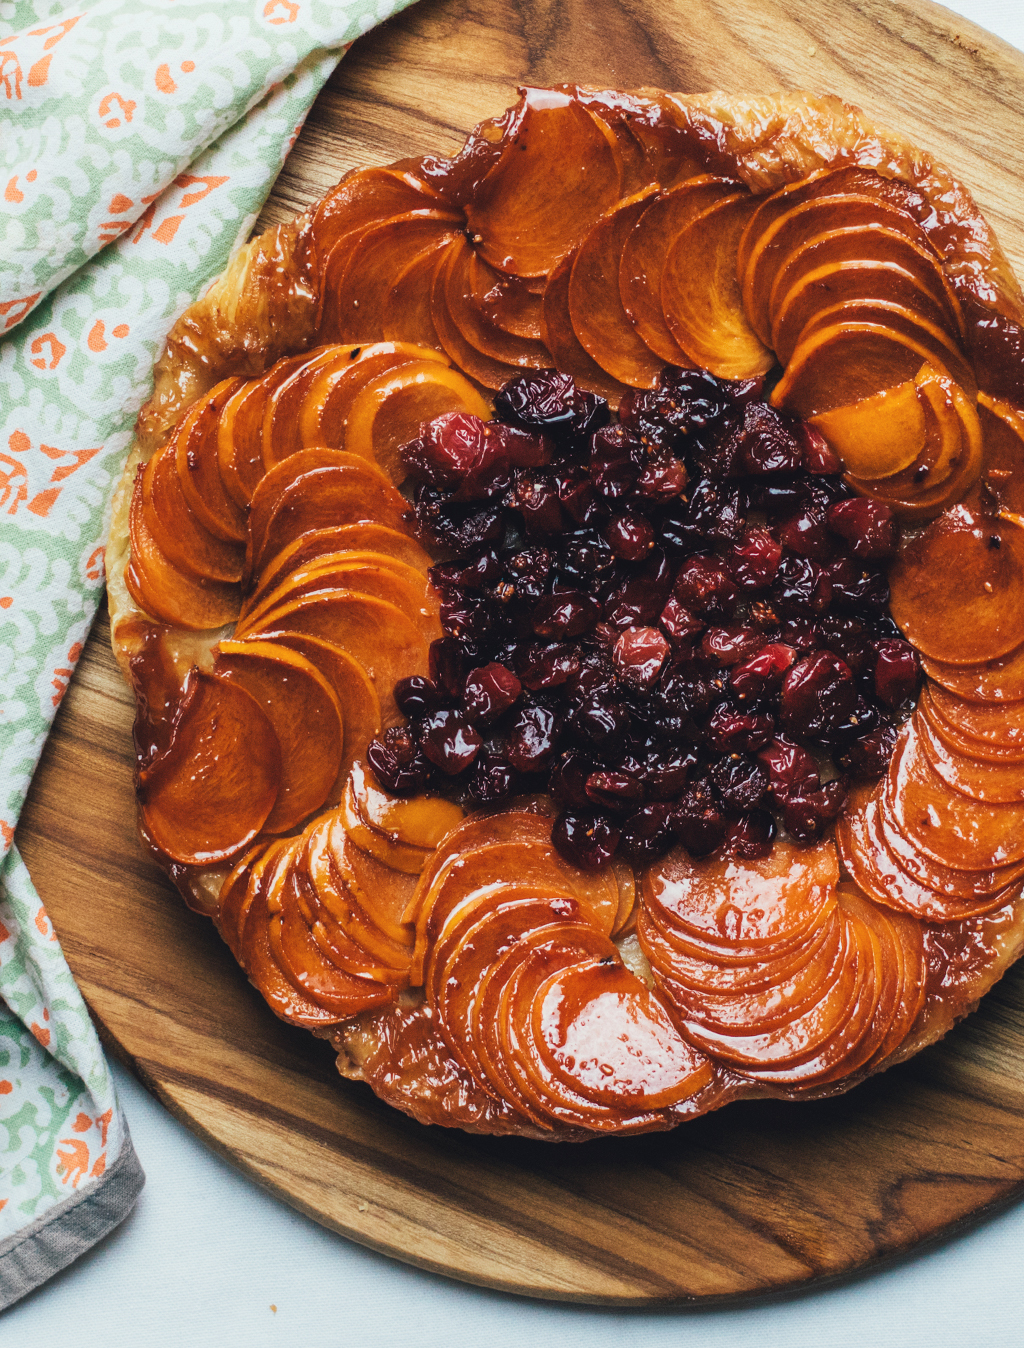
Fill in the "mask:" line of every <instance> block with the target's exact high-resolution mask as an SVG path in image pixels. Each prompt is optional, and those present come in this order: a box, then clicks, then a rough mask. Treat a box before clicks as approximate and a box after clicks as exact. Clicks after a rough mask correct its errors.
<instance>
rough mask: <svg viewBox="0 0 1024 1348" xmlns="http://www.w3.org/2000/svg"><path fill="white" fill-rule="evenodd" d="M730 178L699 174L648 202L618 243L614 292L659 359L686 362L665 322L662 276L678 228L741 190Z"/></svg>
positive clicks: (672, 362)
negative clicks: (620, 246) (617, 282)
mask: <svg viewBox="0 0 1024 1348" xmlns="http://www.w3.org/2000/svg"><path fill="white" fill-rule="evenodd" d="M741 189H742V184H741V183H740V182H738V181H737V180H735V179H733V178H716V177H714V176H713V175H710V174H702V175H701V176H699V177H696V178H690V179H688V180H687V181H686V182H683V183H680V184H679V185H678V186H676V187H674V188H672V189H671V191H668V192H663V193H662V194H661V195H660V196H659V197H657V198H655V199H654V200H653V201H649V202H648V205H647V208H646V210H644V211H643V212H642V213H641V214H640V215H639V217H638V219H637V221H636V224H635V225H634V226H633V228H632V230H631V231H630V233H629V235H628V237H627V238H626V240H625V243H624V244H623V246H622V260H621V262H620V264H619V295H620V297H621V299H622V304H623V307H624V308H625V311H626V313H627V315H628V316H629V319H630V321H631V322H632V324H633V326H634V327H635V329H636V331H637V334H638V335H639V337H640V338H641V340H642V341H643V342H644V343H645V344H646V345H647V346H648V347H650V349H651V350H652V351H653V352H654V353H655V354H656V355H658V356H660V357H661V359H662V361H663V362H667V363H668V364H670V365H683V366H688V365H689V363H690V362H689V357H688V356H687V354H686V352H685V351H684V350H683V349H682V347H681V346H680V345H679V343H678V342H677V341H676V339H675V337H674V336H673V335H672V330H671V328H670V327H669V326H668V324H667V323H666V322H665V313H664V310H663V309H662V305H661V278H662V274H663V272H664V270H665V259H666V258H667V257H668V253H669V250H670V248H671V247H672V244H673V242H674V241H675V239H676V237H677V236H678V235H679V233H680V232H681V231H682V230H683V229H685V228H686V226H687V225H689V224H690V223H692V221H694V220H696V218H697V217H698V216H699V215H700V214H701V213H702V212H703V211H704V210H706V209H707V208H708V207H709V206H712V205H714V204H715V203H716V202H718V201H722V200H724V199H725V198H727V197H733V196H735V195H736V194H737V192H738V191H741Z"/></svg>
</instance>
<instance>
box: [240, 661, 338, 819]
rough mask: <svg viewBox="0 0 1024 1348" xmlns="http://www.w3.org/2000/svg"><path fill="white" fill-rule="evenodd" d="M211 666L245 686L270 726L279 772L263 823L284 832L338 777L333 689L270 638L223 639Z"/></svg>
mask: <svg viewBox="0 0 1024 1348" xmlns="http://www.w3.org/2000/svg"><path fill="white" fill-rule="evenodd" d="M215 670H216V672H217V674H218V676H219V677H220V678H222V679H224V680H226V681H227V682H228V683H230V684H232V685H237V686H239V687H242V688H244V689H245V691H246V692H247V693H249V694H250V695H251V696H252V697H253V698H254V699H255V700H256V701H257V702H258V703H259V705H260V708H261V709H262V711H263V713H264V715H265V716H266V717H267V719H268V720H269V721H270V724H271V725H272V726H273V727H274V732H275V734H276V735H277V738H278V741H279V743H280V746H281V775H280V779H279V783H278V793H277V800H276V801H275V803H274V808H273V810H272V811H271V813H270V815H269V816H268V817H267V819H266V820H265V821H264V827H265V828H266V830H267V832H268V833H284V832H286V831H287V830H288V829H290V828H294V826H295V825H296V824H297V823H299V821H300V820H302V819H305V817H306V816H307V815H308V814H310V813H311V811H313V810H315V809H317V807H318V806H320V805H322V804H323V803H324V801H325V800H326V799H327V796H328V794H329V792H330V790H331V787H332V786H333V785H334V783H335V781H336V779H337V776H338V772H339V770H340V768H341V757H342V735H343V730H344V726H343V721H342V714H341V708H340V706H339V704H338V698H337V695H336V694H335V692H334V689H333V688H332V687H331V685H330V684H329V683H328V681H327V680H326V679H325V678H324V676H323V674H321V673H320V671H319V669H317V667H316V666H315V665H313V664H311V663H310V661H309V660H307V659H306V658H305V657H304V656H303V655H300V654H299V652H298V651H294V650H291V649H289V648H288V647H286V646H282V645H279V644H278V643H277V642H274V641H260V640H258V639H257V640H245V641H222V642H221V643H220V645H219V647H218V652H217V661H216V665H215Z"/></svg>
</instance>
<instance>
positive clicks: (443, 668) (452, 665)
mask: <svg viewBox="0 0 1024 1348" xmlns="http://www.w3.org/2000/svg"><path fill="white" fill-rule="evenodd" d="M430 677H431V679H432V680H433V682H434V683H435V684H437V686H438V687H439V688H440V689H441V690H442V692H444V693H445V694H446V695H447V696H448V697H461V696H462V686H463V684H464V683H465V681H466V655H465V652H464V651H463V649H462V643H461V642H460V641H457V640H456V639H455V637H439V638H438V639H437V640H436V641H432V642H431V643H430Z"/></svg>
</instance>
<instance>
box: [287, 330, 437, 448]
mask: <svg viewBox="0 0 1024 1348" xmlns="http://www.w3.org/2000/svg"><path fill="white" fill-rule="evenodd" d="M348 356H349V361H348V364H347V365H345V366H331V367H329V368H328V369H326V370H323V371H322V372H321V373H320V374H319V375H318V376H317V378H316V379H314V381H313V383H312V384H311V385H310V387H309V389H308V390H307V392H306V395H305V397H304V399H303V402H302V407H301V408H300V410H299V438H300V440H301V441H302V444H303V446H304V447H305V448H307V449H309V448H315V447H316V446H318V445H327V446H329V447H331V448H336V449H343V448H344V445H345V423H346V421H347V419H348V411H349V408H350V407H351V405H352V400H353V398H355V396H356V395H357V394H358V393H359V391H360V390H361V389H362V388H364V387H365V386H366V385H367V384H368V383H369V382H370V380H371V379H376V377H377V376H378V375H380V374H384V373H385V372H386V371H387V370H394V369H397V368H398V367H399V366H400V365H405V364H407V363H408V362H409V361H412V360H439V361H443V360H444V359H445V357H444V356H443V355H441V354H440V352H437V351H431V350H430V349H429V348H425V347H420V346H417V345H414V344H413V343H411V342H397V341H386V342H372V343H371V344H370V345H369V346H352V347H349V348H348Z"/></svg>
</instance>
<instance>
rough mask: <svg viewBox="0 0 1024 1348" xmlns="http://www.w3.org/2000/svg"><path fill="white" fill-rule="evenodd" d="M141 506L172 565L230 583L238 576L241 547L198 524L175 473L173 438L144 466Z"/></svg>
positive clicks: (179, 479) (161, 548)
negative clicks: (217, 536)
mask: <svg viewBox="0 0 1024 1348" xmlns="http://www.w3.org/2000/svg"><path fill="white" fill-rule="evenodd" d="M141 508H142V512H143V514H144V515H145V517H146V524H147V525H148V527H149V531H150V533H151V534H152V535H153V538H154V539H155V541H156V543H157V546H158V547H159V548H160V551H161V552H162V553H163V554H164V556H166V557H167V558H169V559H170V561H171V562H172V563H173V564H174V566H176V567H178V568H179V569H180V570H182V571H185V572H187V573H188V574H190V575H193V576H201V577H202V578H203V579H204V580H212V581H220V582H222V583H227V584H231V583H232V582H234V581H237V580H239V579H240V578H241V575H242V565H243V561H244V549H243V548H242V547H241V546H240V545H239V544H238V543H231V542H228V541H227V540H225V539H223V538H216V537H215V536H214V535H213V534H211V533H210V531H209V529H207V528H206V527H205V526H204V525H202V524H200V523H199V520H198V519H197V518H196V516H195V514H194V513H193V511H192V507H191V506H190V505H189V503H188V501H187V500H186V497H185V492H184V490H183V488H182V485H181V478H180V477H179V476H178V465H177V447H176V445H175V442H174V440H173V439H172V440H171V441H170V442H169V443H168V444H167V445H165V446H164V448H163V449H161V450H158V451H157V452H156V454H154V455H153V457H152V458H151V459H150V460H149V462H148V463H147V464H146V466H145V468H144V469H143V472H142V500H141Z"/></svg>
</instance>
